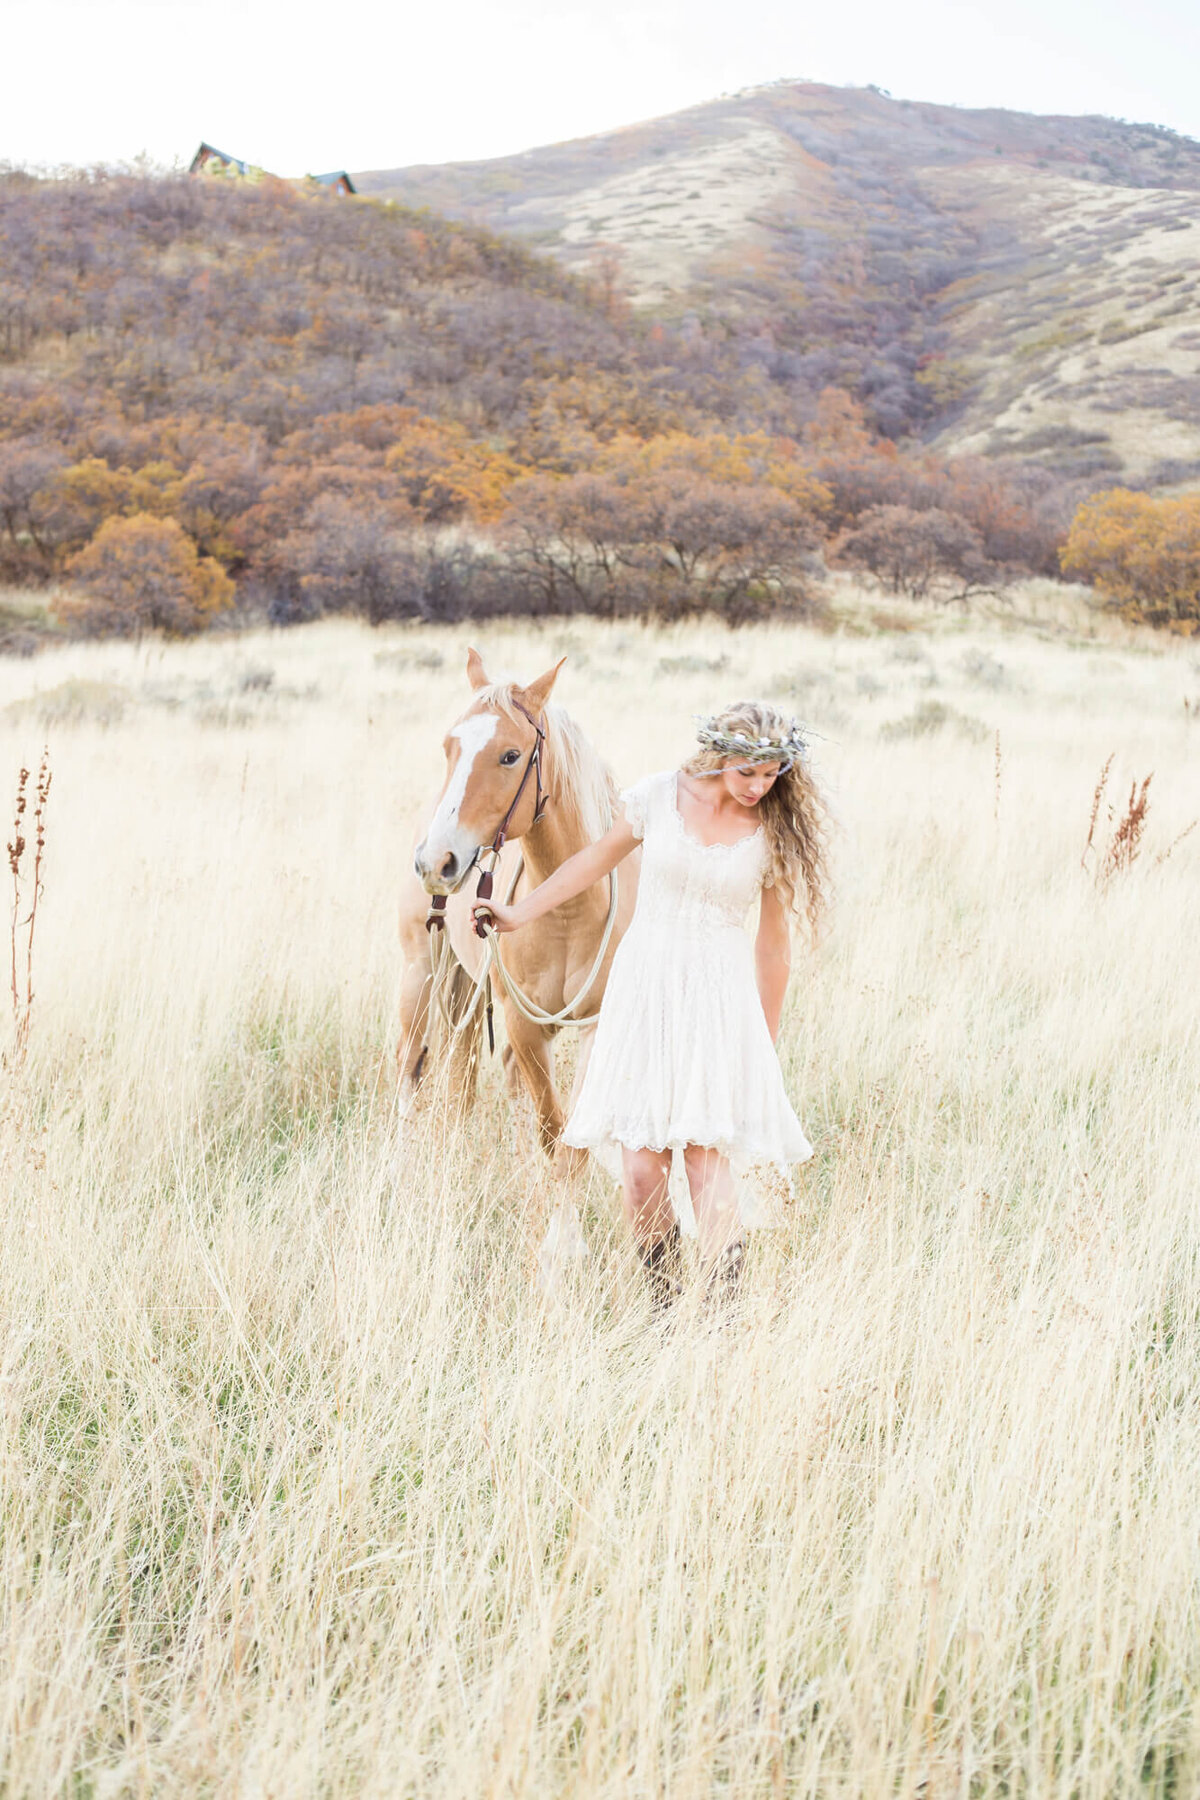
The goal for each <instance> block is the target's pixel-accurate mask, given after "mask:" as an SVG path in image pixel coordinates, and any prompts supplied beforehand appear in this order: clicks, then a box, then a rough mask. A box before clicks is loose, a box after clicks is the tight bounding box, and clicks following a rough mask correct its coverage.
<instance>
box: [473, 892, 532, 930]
mask: <svg viewBox="0 0 1200 1800" xmlns="http://www.w3.org/2000/svg"><path fill="white" fill-rule="evenodd" d="M471 922H472V924H474V925H478V924H480V923H481V922H482V923H483V924H485V925H491V926H492V927H493V928H494V929H495V930H496V931H497V932H505V931H516V930H518V929H519V927H520V926H522V925H523V924H524V923H525V920H524V919H523V918H522V916H521V908H520V904H519V903H518V904H517V905H515V906H505V904H504V902H503V900H477V901H476V902H475V904H474V906H473V907H472V908H471Z"/></svg>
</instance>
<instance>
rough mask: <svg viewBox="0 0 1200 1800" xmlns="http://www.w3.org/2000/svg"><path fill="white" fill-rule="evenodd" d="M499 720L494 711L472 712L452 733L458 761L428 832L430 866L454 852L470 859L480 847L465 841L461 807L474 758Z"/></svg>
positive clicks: (426, 845) (427, 852) (434, 865)
mask: <svg viewBox="0 0 1200 1800" xmlns="http://www.w3.org/2000/svg"><path fill="white" fill-rule="evenodd" d="M497 723H498V721H497V718H496V715H495V713H471V715H470V716H469V717H468V718H466V719H463V721H462V722H461V724H458V725H455V726H454V728H453V730H452V731H451V733H450V736H451V737H454V738H457V739H458V745H459V749H458V761H457V762H456V763H455V765H454V773H453V775H451V777H450V780H449V782H448V783H447V784H446V791H445V793H444V794H443V795H442V797H441V799H440V800H439V801H438V808H437V811H436V812H435V813H434V815H433V817H432V819H431V820H430V821H429V830H428V831H427V832H426V833H425V856H426V860H427V862H428V863H429V865H430V867H431V868H434V869H440V868H441V866H442V864H443V863H444V862H445V860H446V858H447V856H448V855H449V854H450V852H451V851H453V852H454V854H455V856H457V857H459V858H460V859H461V860H462V861H466V862H469V861H470V859H471V857H472V856H473V855H474V854H475V852H476V850H477V849H478V848H479V846H478V844H463V843H462V841H461V831H460V828H459V823H458V809H459V807H460V806H461V805H462V803H463V795H464V794H465V793H466V791H467V783H468V782H469V781H470V779H471V770H472V769H473V768H474V767H475V758H476V757H477V756H478V755H479V752H480V751H481V750H482V749H483V747H484V745H485V744H487V743H490V741H491V739H492V738H493V737H494V736H495V735H496V725H497Z"/></svg>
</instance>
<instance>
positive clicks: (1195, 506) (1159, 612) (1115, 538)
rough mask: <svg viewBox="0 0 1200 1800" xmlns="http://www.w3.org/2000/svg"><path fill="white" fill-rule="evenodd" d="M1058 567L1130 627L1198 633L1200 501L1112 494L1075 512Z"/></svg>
mask: <svg viewBox="0 0 1200 1800" xmlns="http://www.w3.org/2000/svg"><path fill="white" fill-rule="evenodd" d="M1062 567H1063V571H1064V573H1065V574H1067V575H1076V576H1078V577H1079V579H1080V580H1081V581H1086V582H1087V583H1089V585H1090V586H1092V587H1094V588H1095V589H1096V591H1097V592H1098V593H1099V594H1101V595H1102V596H1103V597H1104V599H1105V600H1107V601H1108V603H1109V604H1110V605H1111V606H1113V607H1115V608H1116V609H1117V610H1118V611H1119V612H1121V613H1122V614H1123V616H1124V617H1125V618H1127V619H1129V620H1131V621H1133V622H1135V623H1144V624H1149V625H1162V626H1166V627H1167V628H1168V629H1170V630H1172V631H1178V632H1182V633H1183V634H1184V635H1185V636H1190V635H1191V634H1192V633H1193V632H1195V631H1196V630H1198V629H1200V494H1184V495H1181V496H1179V497H1178V498H1165V499H1155V498H1153V497H1152V496H1151V495H1149V494H1135V493H1131V492H1130V491H1129V490H1128V489H1127V488H1110V489H1108V490H1107V492H1105V493H1102V494H1096V495H1095V496H1094V497H1093V498H1092V499H1090V500H1087V501H1085V502H1084V504H1083V505H1082V506H1081V507H1080V508H1079V509H1078V511H1077V512H1076V514H1075V517H1074V519H1073V520H1072V522H1071V529H1070V531H1069V532H1068V534H1067V541H1066V543H1065V545H1064V546H1063V551H1062Z"/></svg>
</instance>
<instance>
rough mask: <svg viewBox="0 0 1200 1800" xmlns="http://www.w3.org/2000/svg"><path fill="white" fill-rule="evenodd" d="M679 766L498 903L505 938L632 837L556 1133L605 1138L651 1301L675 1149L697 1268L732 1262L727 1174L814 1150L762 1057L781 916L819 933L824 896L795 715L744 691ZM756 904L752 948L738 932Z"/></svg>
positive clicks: (675, 1257) (566, 896) (636, 791)
mask: <svg viewBox="0 0 1200 1800" xmlns="http://www.w3.org/2000/svg"><path fill="white" fill-rule="evenodd" d="M697 735H698V738H699V742H700V749H699V751H698V753H697V754H696V755H695V756H693V757H692V758H691V760H690V761H689V762H687V763H686V764H685V765H684V767H683V768H682V769H681V770H674V769H672V770H669V771H666V772H665V773H663V774H659V775H649V776H647V777H646V778H645V779H644V780H642V781H639V782H636V783H635V784H634V785H633V786H632V787H631V788H627V789H626V790H625V792H624V793H623V794H622V795H621V801H622V804H623V808H624V812H623V816H622V817H621V818H620V819H618V821H617V822H616V823H615V824H614V825H613V827H612V829H611V830H610V831H609V832H607V833H606V834H605V836H604V837H602V838H600V839H599V840H598V842H596V843H594V844H589V845H588V846H587V847H586V848H585V849H583V850H580V851H579V852H578V853H577V854H576V855H575V856H572V857H571V858H569V860H568V861H567V862H565V863H563V864H562V865H561V867H559V868H558V869H556V870H555V872H554V874H553V875H551V876H550V877H549V878H548V879H547V880H546V881H544V882H543V883H542V884H541V886H540V887H537V888H534V889H533V891H532V892H531V893H529V894H526V895H525V896H524V898H523V899H521V900H519V901H517V902H516V903H515V904H513V905H511V906H505V905H500V904H498V903H497V902H495V901H488V902H486V903H480V905H479V906H478V907H477V908H476V909H475V910H476V912H477V913H480V914H485V915H486V914H490V915H491V918H492V920H493V921H494V923H495V926H496V929H497V931H501V932H504V931H516V930H518V929H519V928H520V927H521V926H523V925H528V924H531V923H532V921H533V920H534V919H538V918H540V917H541V916H542V914H543V913H546V912H549V911H550V910H551V908H553V907H555V906H561V905H562V904H563V903H564V901H567V900H570V899H573V898H574V896H575V895H576V894H579V893H582V891H583V890H584V889H585V888H587V887H590V886H591V884H592V883H593V882H595V881H600V880H601V879H602V878H603V877H604V876H605V875H607V874H608V873H609V871H610V870H611V869H614V868H615V867H616V865H617V864H618V863H619V862H620V861H621V860H622V859H623V858H624V857H626V856H628V855H629V853H630V851H631V850H633V848H634V847H635V845H636V844H637V843H638V841H639V840H640V841H641V842H642V845H643V862H642V873H641V881H640V885H639V889H638V899H637V908H636V911H635V913H634V916H633V921H632V923H631V925H630V927H629V930H628V931H627V932H626V934H625V937H624V938H623V940H622V942H621V944H620V946H619V948H618V950H617V954H616V956H615V958H614V960H613V966H612V972H611V974H610V976H609V979H608V986H607V988H606V990H605V995H604V1001H603V1004H602V1006H601V1009H600V1019H599V1023H598V1025H597V1027H596V1041H595V1044H594V1046H593V1049H592V1056H591V1060H590V1062H589V1064H588V1067H587V1072H586V1074H585V1076H584V1080H583V1084H582V1086H581V1088H580V1091H579V1097H578V1100H577V1101H576V1104H575V1107H574V1110H573V1112H572V1114H571V1117H570V1119H569V1120H568V1122H567V1126H566V1129H565V1131H564V1133H563V1140H564V1142H565V1143H567V1144H571V1145H575V1146H578V1147H579V1148H581V1149H589V1150H593V1151H597V1152H603V1151H606V1150H612V1149H613V1148H614V1147H615V1148H618V1149H619V1151H620V1156H621V1165H622V1176H623V1194H624V1203H625V1213H626V1216H627V1218H628V1220H629V1223H630V1225H631V1226H632V1228H633V1233H634V1237H635V1240H636V1243H637V1247H638V1253H639V1256H640V1259H641V1262H642V1265H643V1267H644V1268H645V1270H646V1274H647V1278H648V1280H649V1283H650V1290H651V1299H652V1303H653V1305H654V1306H655V1308H656V1310H657V1309H661V1308H662V1307H665V1306H666V1305H668V1304H669V1303H670V1301H671V1300H672V1299H673V1298H674V1296H675V1295H676V1294H677V1293H678V1292H679V1275H680V1245H679V1236H680V1225H679V1219H678V1218H677V1217H676V1215H675V1210H674V1207H673V1205H672V1202H671V1199H670V1195H669V1191H668V1181H669V1176H670V1170H671V1158H672V1153H673V1152H674V1151H676V1150H678V1151H680V1152H681V1154H682V1156H683V1164H684V1169H685V1171H686V1174H687V1183H688V1189H689V1191H690V1194H691V1200H692V1207H693V1210H694V1212H695V1217H696V1222H697V1227H698V1232H699V1239H700V1260H701V1265H702V1267H703V1268H704V1270H705V1272H706V1275H707V1278H708V1279H709V1281H710V1282H713V1283H716V1284H718V1285H720V1286H721V1287H723V1288H725V1289H726V1290H727V1291H728V1290H732V1288H733V1287H734V1286H735V1284H736V1282H737V1278H738V1275H739V1274H740V1272H741V1266H742V1261H743V1257H744V1254H745V1241H744V1237H743V1231H744V1229H745V1228H746V1227H747V1226H749V1225H751V1224H753V1223H754V1222H755V1217H754V1206H753V1202H752V1201H747V1202H742V1203H740V1202H739V1184H738V1181H737V1174H738V1172H739V1171H740V1170H742V1169H744V1168H747V1167H749V1166H750V1165H751V1164H764V1163H771V1164H774V1165H776V1167H778V1168H780V1169H787V1167H788V1166H789V1165H790V1164H792V1163H797V1162H803V1161H805V1160H806V1158H808V1157H809V1156H811V1155H812V1148H811V1146H810V1144H809V1143H808V1140H807V1138H806V1137H805V1135H804V1132H803V1130H802V1129H801V1125H800V1121H799V1120H798V1119H797V1117H796V1114H795V1113H794V1111H793V1110H792V1107H791V1105H790V1103H789V1101H788V1098H787V1094H786V1093H785V1091H784V1086H783V1077H782V1075H781V1073H780V1069H779V1063H778V1060H777V1058H776V1055H775V1050H774V1044H775V1040H776V1038H777V1037H778V1035H779V1021H780V1015H781V1013H782V1011H783V1000H784V994H785V992H786V989H787V982H788V973H789V970H790V966H791V956H790V933H789V929H788V919H789V914H790V913H791V912H793V911H798V910H800V908H801V907H803V910H804V911H805V912H806V913H807V915H808V919H809V923H810V925H811V926H812V927H813V928H814V929H815V927H816V924H817V921H818V917H819V914H820V911H821V907H822V905H823V903H824V897H825V882H826V856H825V834H824V818H825V815H824V808H823V806H822V804H821V800H820V796H819V794H818V792H817V788H816V785H815V783H814V782H813V779H812V776H811V774H810V773H809V770H808V767H807V765H806V761H805V756H804V751H805V743H804V738H803V735H802V733H801V730H800V728H799V726H798V725H797V724H796V722H795V720H793V719H789V718H788V717H787V716H786V715H785V714H783V713H781V712H779V711H778V710H777V709H776V708H774V707H772V706H767V705H766V704H764V703H763V702H761V701H756V700H746V701H741V702H739V703H738V704H737V705H736V706H731V707H729V708H727V710H726V711H724V712H721V713H718V714H717V715H716V716H715V717H713V718H711V719H705V720H703V721H701V723H700V728H699V732H698V734H697ZM756 897H757V898H759V900H760V904H759V917H758V933H757V937H756V940H755V943H754V946H753V949H752V948H751V944H750V940H749V938H748V937H747V935H746V932H745V929H744V925H745V920H746V916H747V913H748V910H749V908H750V905H751V903H752V902H753V901H754V899H755V898H756Z"/></svg>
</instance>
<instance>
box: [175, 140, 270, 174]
mask: <svg viewBox="0 0 1200 1800" xmlns="http://www.w3.org/2000/svg"><path fill="white" fill-rule="evenodd" d="M188 174H189V175H232V176H233V177H234V179H235V180H241V181H253V180H255V179H256V178H257V177H258V176H260V175H261V174H262V170H261V169H256V168H254V167H253V166H252V164H250V163H246V162H242V161H241V159H240V158H239V157H236V156H227V155H226V153H225V151H224V150H217V149H215V148H214V147H213V145H212V144H201V146H200V148H199V149H198V150H197V152H196V154H195V156H193V158H192V160H191V162H190V164H189V165H188Z"/></svg>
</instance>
